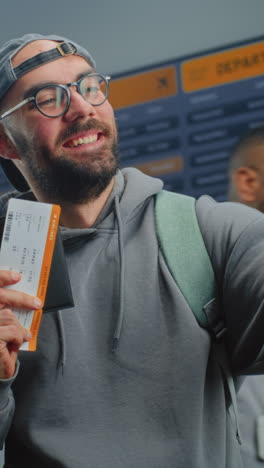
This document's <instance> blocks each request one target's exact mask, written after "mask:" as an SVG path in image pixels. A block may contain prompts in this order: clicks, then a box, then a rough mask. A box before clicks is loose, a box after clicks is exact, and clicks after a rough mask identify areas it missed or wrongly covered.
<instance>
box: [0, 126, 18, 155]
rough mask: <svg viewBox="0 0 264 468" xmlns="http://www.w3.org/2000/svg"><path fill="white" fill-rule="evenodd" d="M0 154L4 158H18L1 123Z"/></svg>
mask: <svg viewBox="0 0 264 468" xmlns="http://www.w3.org/2000/svg"><path fill="white" fill-rule="evenodd" d="M0 156H1V157H2V158H5V159H20V156H19V154H18V152H17V150H16V147H15V145H14V143H13V142H12V141H11V140H10V138H9V137H8V135H7V134H6V132H5V129H4V127H3V125H0Z"/></svg>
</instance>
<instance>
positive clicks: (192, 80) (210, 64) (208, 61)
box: [181, 42, 264, 93]
mask: <svg viewBox="0 0 264 468" xmlns="http://www.w3.org/2000/svg"><path fill="white" fill-rule="evenodd" d="M263 73H264V42H258V43H254V44H250V45H247V46H242V47H237V48H235V49H231V50H227V51H225V52H219V53H216V54H211V55H207V56H205V57H201V58H197V59H193V60H189V61H186V62H183V64H182V66H181V74H182V86H183V90H184V91H185V92H186V93H189V92H192V91H198V90H201V89H204V88H210V87H213V86H219V85H223V84H227V83H231V82H235V81H240V80H244V79H247V78H252V77H255V76H259V75H262V74H263Z"/></svg>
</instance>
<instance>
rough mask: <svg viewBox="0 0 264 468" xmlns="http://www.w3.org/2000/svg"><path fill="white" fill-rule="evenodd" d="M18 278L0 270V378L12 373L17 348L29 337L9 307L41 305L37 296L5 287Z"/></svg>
mask: <svg viewBox="0 0 264 468" xmlns="http://www.w3.org/2000/svg"><path fill="white" fill-rule="evenodd" d="M20 278H21V276H20V274H19V273H15V272H13V271H12V272H11V271H3V270H0V379H8V378H10V377H12V376H13V375H14V373H15V368H16V361H17V353H18V350H19V348H20V346H21V345H22V344H23V343H24V342H25V341H29V340H30V338H31V334H30V332H29V330H27V329H25V328H23V327H22V326H21V325H20V323H19V321H18V320H17V318H16V316H15V314H14V313H13V312H12V310H11V309H12V308H21V309H25V310H32V309H40V308H41V307H42V303H41V301H40V300H39V299H38V298H36V297H33V296H30V295H29V294H25V293H22V292H20V291H15V290H11V289H7V288H6V287H5V286H9V285H12V284H16V283H17V282H18V281H19V280H20Z"/></svg>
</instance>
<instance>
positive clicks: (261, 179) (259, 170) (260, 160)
mask: <svg viewBox="0 0 264 468" xmlns="http://www.w3.org/2000/svg"><path fill="white" fill-rule="evenodd" d="M228 199H229V200H230V201H235V202H240V203H244V204H246V205H248V206H251V207H253V208H256V209H258V210H260V211H261V212H264V126H260V127H257V128H255V129H253V130H251V131H249V132H248V133H247V134H245V135H244V136H243V137H242V138H241V139H240V140H239V142H238V143H237V144H236V146H235V148H234V149H233V151H232V154H231V156H230V161H229V186H228ZM238 414H239V422H240V429H241V434H242V441H243V444H242V447H241V450H242V458H243V462H244V466H245V468H261V467H264V376H263V375H256V376H250V377H247V378H246V379H245V381H244V383H243V384H242V385H241V388H240V390H239V392H238Z"/></svg>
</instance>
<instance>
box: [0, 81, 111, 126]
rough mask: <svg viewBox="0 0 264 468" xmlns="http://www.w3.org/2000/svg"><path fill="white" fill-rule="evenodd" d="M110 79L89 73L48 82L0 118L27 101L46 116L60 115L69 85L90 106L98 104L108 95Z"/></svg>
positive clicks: (67, 99)
mask: <svg viewBox="0 0 264 468" xmlns="http://www.w3.org/2000/svg"><path fill="white" fill-rule="evenodd" d="M110 79H111V77H110V76H103V75H100V74H99V73H89V74H88V75H85V76H83V77H82V78H81V79H80V80H78V81H73V82H72V83H68V84H66V85H62V84H54V85H53V84H50V85H47V86H43V87H42V88H39V89H38V90H37V91H36V92H35V93H34V95H33V96H31V97H28V98H27V99H24V101H22V102H20V103H19V104H17V105H16V106H14V107H12V108H11V109H9V110H7V111H6V112H4V113H3V114H2V115H0V120H3V119H4V118H5V117H7V116H8V115H10V114H12V113H13V112H15V111H16V110H17V109H20V107H22V106H24V105H25V104H27V103H29V102H33V103H34V104H35V106H36V108H37V109H38V110H39V112H41V114H43V115H46V116H47V117H51V118H55V117H60V116H61V115H64V114H66V112H67V111H68V109H69V107H70V102H71V93H70V90H69V88H70V87H71V86H76V88H77V91H78V93H79V94H80V95H81V96H82V97H83V98H84V99H85V101H87V102H89V103H90V104H91V105H92V106H100V105H101V104H103V103H104V102H105V101H106V99H107V97H108V94H109V81H110Z"/></svg>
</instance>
